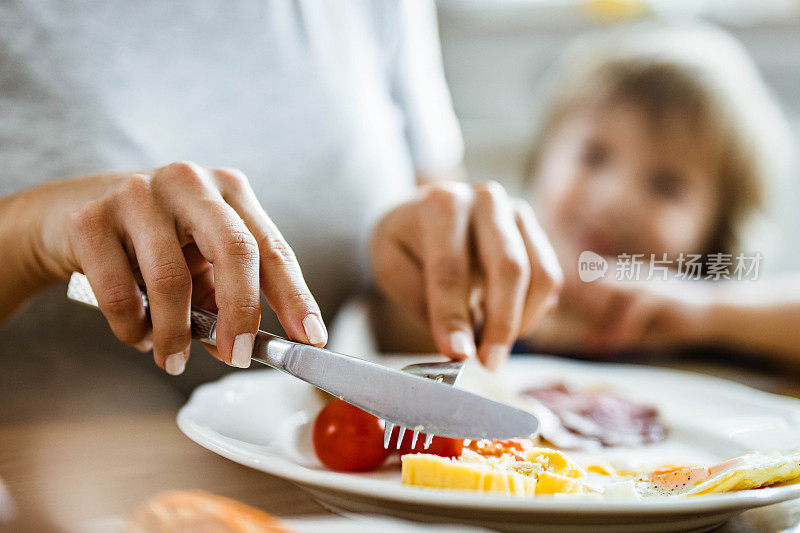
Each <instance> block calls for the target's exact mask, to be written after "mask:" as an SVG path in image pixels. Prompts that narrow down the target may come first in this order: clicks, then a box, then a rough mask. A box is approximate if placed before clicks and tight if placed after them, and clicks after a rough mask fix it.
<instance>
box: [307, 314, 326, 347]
mask: <svg viewBox="0 0 800 533" xmlns="http://www.w3.org/2000/svg"><path fill="white" fill-rule="evenodd" d="M303 329H304V330H305V331H306V338H308V342H309V343H310V344H325V343H326V342H327V341H328V332H327V330H326V329H325V324H323V323H322V319H320V317H318V316H317V315H315V314H313V313H311V314H308V315H306V317H305V318H304V319H303Z"/></svg>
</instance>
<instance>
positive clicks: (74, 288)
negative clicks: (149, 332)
mask: <svg viewBox="0 0 800 533" xmlns="http://www.w3.org/2000/svg"><path fill="white" fill-rule="evenodd" d="M141 289H142V305H143V306H144V309H145V311H146V312H147V314H148V315H149V314H150V301H149V300H148V299H147V293H146V292H145V290H144V287H141ZM67 299H69V300H70V301H72V302H75V303H77V304H81V305H84V306H87V307H91V308H92V309H100V306H99V305H98V303H97V297H96V296H95V295H94V291H93V290H92V287H91V285H89V280H88V279H86V276H84V275H83V274H80V273H78V272H73V273H72V275H71V276H70V278H69V285H67ZM189 317H190V326H191V330H192V338H193V339H197V340H199V341H200V342H202V343H204V344H208V345H210V346H216V345H217V315H215V314H214V313H212V312H210V311H206V310H205V309H200V308H199V307H195V306H192V307H191V308H190V311H189ZM294 344H295V343H293V342H292V341H289V340H287V339H284V338H283V337H279V336H277V335H273V334H272V333H267V332H266V331H261V330H259V331H258V333H257V334H256V339H255V346H254V349H253V359H254V360H256V361H258V362H260V363H263V364H265V365H268V366H271V367H273V368H277V369H280V370H285V369H286V359H287V357H286V356H287V354H288V353H289V352H290V351H291V349H292V348H293V347H294Z"/></svg>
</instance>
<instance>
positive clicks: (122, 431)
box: [0, 364, 800, 533]
mask: <svg viewBox="0 0 800 533" xmlns="http://www.w3.org/2000/svg"><path fill="white" fill-rule="evenodd" d="M670 366H676V367H679V368H682V369H687V370H695V371H700V372H707V373H710V374H714V375H717V376H721V377H725V378H728V379H733V380H736V381H741V382H744V383H746V384H748V385H751V386H754V387H757V388H761V389H763V390H767V391H770V392H777V393H780V394H787V395H792V396H795V397H800V382H798V378H797V376H786V375H775V374H765V373H759V372H755V371H751V370H742V369H737V368H727V367H721V366H717V365H711V364H680V365H670ZM0 478H2V479H3V480H4V482H5V483H6V485H7V488H8V489H9V491H10V493H11V495H12V497H13V499H14V501H15V503H16V504H17V506H18V508H19V517H18V519H17V520H16V521H15V522H13V523H11V524H7V525H5V526H0V530H3V531H5V530H8V531H35V530H42V531H46V530H72V531H75V530H80V527H81V525H82V524H86V523H88V522H90V521H92V520H95V519H98V518H102V517H108V516H114V515H117V516H118V515H122V514H124V513H126V512H128V511H130V510H131V509H132V508H134V507H135V506H136V505H137V504H138V503H140V502H142V501H143V500H145V499H146V498H148V497H149V496H150V495H152V494H154V493H155V492H158V491H161V490H165V489H173V488H199V489H204V490H207V491H209V492H213V493H215V494H220V495H224V496H228V497H231V498H235V499H237V500H240V501H242V502H245V503H247V504H250V505H253V506H256V507H259V508H261V509H264V510H266V511H267V512H269V513H272V514H274V515H276V516H280V517H291V516H297V515H311V514H325V513H327V511H325V510H324V509H323V508H322V507H320V506H319V505H318V504H317V503H316V502H314V501H313V500H312V499H311V498H309V497H308V496H307V495H306V494H305V493H304V492H302V491H301V490H300V489H298V488H296V487H295V486H294V485H292V484H290V483H288V482H286V481H283V480H281V479H279V478H276V477H273V476H270V475H267V474H264V473H262V472H257V471H255V470H251V469H248V468H245V467H242V466H239V465H237V464H235V463H233V462H231V461H228V460H227V459H224V458H222V457H220V456H218V455H216V454H214V453H212V452H209V451H207V450H205V449H203V448H201V447H200V446H198V445H196V444H195V443H193V442H192V441H190V440H189V439H188V438H186V437H185V436H184V435H183V434H182V433H181V432H180V431H179V430H178V428H177V426H176V425H175V406H173V405H170V406H169V407H168V408H165V409H164V410H163V411H160V412H159V411H155V412H141V413H122V414H119V415H105V416H102V417H97V418H91V419H84V420H72V421H68V422H61V421H59V422H47V423H27V424H22V425H14V426H7V427H0ZM798 524H800V500H796V501H794V502H787V503H784V504H780V505H776V506H772V507H767V508H763V509H756V510H753V511H748V512H746V513H743V514H742V515H740V516H739V517H737V518H736V519H734V520H732V521H731V522H729V523H728V524H726V525H725V526H724V527H723V528H721V529H720V530H719V531H725V532H737V533H738V532H744V531H758V532H761V531H780V530H783V529H786V528H797V530H798V531H800V525H798Z"/></svg>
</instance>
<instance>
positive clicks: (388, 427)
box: [383, 420, 394, 450]
mask: <svg viewBox="0 0 800 533" xmlns="http://www.w3.org/2000/svg"><path fill="white" fill-rule="evenodd" d="M384 424H385V426H384V428H383V448H384V449H385V450H388V449H389V441H390V440H392V430H393V429H394V424H392V423H391V422H389V421H388V420H386V421H384Z"/></svg>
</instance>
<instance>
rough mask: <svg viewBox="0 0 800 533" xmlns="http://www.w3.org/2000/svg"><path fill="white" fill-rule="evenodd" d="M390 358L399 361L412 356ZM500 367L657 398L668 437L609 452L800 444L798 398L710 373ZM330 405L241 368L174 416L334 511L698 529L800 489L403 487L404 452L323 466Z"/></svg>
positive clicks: (624, 455) (270, 375) (482, 521)
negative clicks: (683, 491) (603, 497)
mask: <svg viewBox="0 0 800 533" xmlns="http://www.w3.org/2000/svg"><path fill="white" fill-rule="evenodd" d="M384 362H386V363H387V364H391V365H392V366H401V365H402V364H405V363H407V362H408V359H402V360H401V359H399V358H387V359H386V360H385V361H384ZM475 375H476V374H469V375H468V376H469V377H467V376H465V377H467V379H466V382H467V383H468V384H469V382H470V381H472V382H474V381H475ZM499 378H500V380H501V381H502V382H503V384H504V386H505V387H507V390H522V389H524V388H527V387H531V386H536V385H544V384H547V383H551V382H554V381H559V380H563V379H569V380H570V381H574V382H576V383H591V384H609V385H612V386H615V387H616V388H618V390H619V391H623V392H624V393H625V394H626V395H629V396H632V397H635V398H637V399H639V400H645V401H647V402H648V403H650V404H652V405H655V406H657V407H658V408H659V409H660V411H661V413H662V418H663V420H664V421H665V422H666V424H667V425H668V427H669V434H668V438H667V439H666V440H665V441H663V442H661V443H658V444H655V445H652V446H649V447H644V448H636V449H619V448H617V449H609V450H607V451H605V452H603V453H602V454H601V455H604V456H608V457H609V458H612V459H614V460H615V461H627V462H629V463H633V464H637V465H648V466H657V465H659V464H663V463H665V462H671V461H676V462H677V461H721V460H723V459H725V458H727V457H731V456H735V455H739V454H741V453H746V452H749V451H763V452H770V451H789V450H793V449H796V448H797V447H798V446H800V401H798V400H795V399H791V398H786V397H781V396H775V395H771V394H767V393H764V392H760V391H757V390H754V389H751V388H749V387H745V386H743V385H738V384H735V383H731V382H728V381H724V380H720V379H715V378H711V377H707V376H702V375H698V374H692V373H687V372H678V371H672V370H665V369H659V368H653V367H639V366H629V365H611V364H597V363H585V362H575V361H566V360H560V359H555V358H548V357H542V356H533V357H524V358H514V359H512V360H511V361H509V362H508V364H507V365H506V366H505V367H504V369H503V371H502V372H501V374H500V376H499ZM467 388H474V385H473V387H469V386H468V387H467ZM486 390H491V387H486ZM484 392H485V391H484ZM489 395H492V396H497V394H489ZM322 404H323V402H322V399H321V396H320V395H319V394H317V393H316V391H315V389H314V388H313V387H311V386H309V385H307V384H305V383H303V382H301V381H299V380H297V379H294V378H292V377H290V376H288V375H286V374H283V373H279V372H273V371H269V370H265V371H246V372H239V373H236V374H233V375H230V376H228V377H225V378H223V379H221V380H219V381H217V382H214V383H210V384H207V385H203V386H202V387H200V388H198V389H197V390H196V391H195V392H194V394H192V397H191V399H190V400H189V402H188V403H187V404H186V405H185V406H184V407H183V408H182V409H181V410H180V412H179V413H178V425H179V426H180V428H181V430H182V431H183V432H184V433H185V434H186V435H187V436H189V438H191V439H192V440H194V441H195V442H197V443H198V444H200V445H201V446H204V447H206V448H208V449H209V450H212V451H214V452H216V453H218V454H220V455H222V456H224V457H227V458H229V459H231V460H233V461H236V462H237V463H240V464H243V465H247V466H250V467H252V468H255V469H258V470H262V471H264V472H268V473H270V474H273V475H276V476H279V477H282V478H285V479H287V480H289V481H292V482H294V483H296V484H298V485H299V486H301V487H302V488H304V489H305V490H307V491H308V492H309V493H310V494H311V495H312V497H314V498H315V499H317V500H318V501H319V502H320V503H322V504H323V505H325V506H326V507H328V508H330V509H333V510H339V511H354V512H361V513H370V514H390V515H394V516H398V517H401V518H408V519H414V520H424V521H430V522H449V523H469V524H475V525H482V526H485V527H491V528H494V529H500V530H504V531H540V530H541V531H544V530H551V529H553V528H557V529H558V530H559V531H685V530H691V529H694V530H698V531H702V530H708V529H712V528H714V527H716V526H718V525H719V524H721V523H723V522H724V521H725V520H727V519H728V518H730V517H731V516H733V515H735V514H737V513H740V512H742V511H744V510H747V509H750V508H753V507H760V506H764V505H769V504H773V503H778V502H782V501H785V500H789V499H793V498H798V497H800V485H792V486H786V487H779V488H766V489H758V490H751V491H740V492H734V493H728V494H720V495H709V496H701V497H694V498H673V499H664V498H659V499H647V500H643V501H631V500H615V501H590V500H581V499H573V498H536V499H533V498H531V499H523V498H519V497H511V496H502V495H493V494H485V493H472V492H460V491H446V490H433V489H423V488H415V487H407V486H403V485H401V484H400V471H399V467H398V466H397V463H396V461H395V462H393V463H390V464H387V465H386V466H384V467H383V468H382V469H381V470H378V471H376V472H370V473H366V474H345V473H337V472H332V471H329V470H326V469H325V468H324V467H323V466H322V465H321V464H320V463H319V461H318V460H317V459H316V457H315V456H314V453H313V451H312V448H311V442H310V440H311V439H310V424H311V422H313V420H314V416H315V415H316V413H317V412H318V411H319V409H320V408H321V406H322ZM573 455H576V454H573ZM578 455H579V454H578ZM595 455H596V454H595ZM578 459H580V456H579V457H578Z"/></svg>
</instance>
